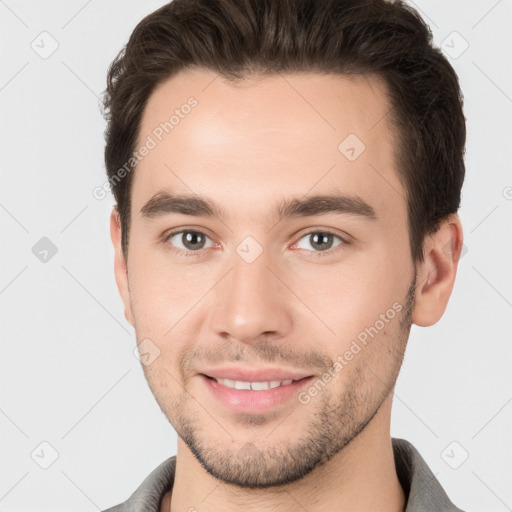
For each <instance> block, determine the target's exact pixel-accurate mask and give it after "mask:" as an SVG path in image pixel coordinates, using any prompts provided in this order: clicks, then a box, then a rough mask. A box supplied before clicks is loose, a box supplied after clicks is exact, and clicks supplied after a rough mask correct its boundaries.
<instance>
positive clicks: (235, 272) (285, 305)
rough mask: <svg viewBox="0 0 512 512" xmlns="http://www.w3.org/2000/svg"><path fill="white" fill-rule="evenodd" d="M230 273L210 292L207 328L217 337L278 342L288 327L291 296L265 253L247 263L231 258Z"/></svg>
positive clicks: (242, 341)
mask: <svg viewBox="0 0 512 512" xmlns="http://www.w3.org/2000/svg"><path fill="white" fill-rule="evenodd" d="M230 263H232V267H231V271H230V272H229V273H228V275H226V277H225V278H224V279H222V281H221V282H220V283H219V284H218V286H216V287H215V288H214V290H215V294H214V296H213V300H214V301H215V305H214V307H213V308H212V311H213V312H212V315H211V317H210V319H211V327H212V329H213V330H214V332H215V334H216V335H217V336H221V337H225V338H228V337H232V338H235V339H236V340H238V341H239V342H241V343H246V344H255V343H258V342H261V341H264V340H272V339H278V338H282V337H284V336H286V335H287V333H289V331H290V329H291V327H292V314H291V309H292V302H291V299H292V298H293V295H292V294H291V293H290V291H289V290H288V289H287V288H286V286H285V285H284V284H283V282H282V281H281V280H280V279H279V278H278V277H277V276H276V274H278V275H279V272H278V268H277V267H276V266H275V265H272V263H271V262H270V261H269V258H267V256H266V254H265V252H263V254H261V255H260V256H259V257H258V258H257V259H256V260H255V261H252V262H251V263H248V262H246V261H244V259H242V258H241V257H240V256H239V255H238V254H234V255H233V258H232V259H231V261H230Z"/></svg>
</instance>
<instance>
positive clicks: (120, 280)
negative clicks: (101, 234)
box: [110, 206, 135, 327]
mask: <svg viewBox="0 0 512 512" xmlns="http://www.w3.org/2000/svg"><path fill="white" fill-rule="evenodd" d="M121 234H122V229H121V219H120V218H119V212H118V210H117V208H116V207H115V206H114V208H113V209H112V213H111V214H110V238H111V239H112V244H113V245H114V252H115V254H114V274H115V277H116V283H117V289H118V290H119V294H120V295H121V299H122V300H123V303H124V316H125V318H126V320H128V322H129V323H130V324H131V325H132V326H133V327H134V326H135V323H134V320H133V312H132V307H131V302H130V289H129V287H128V267H127V265H126V261H125V259H124V254H123V250H122V244H121Z"/></svg>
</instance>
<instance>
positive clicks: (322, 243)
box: [296, 231, 345, 252]
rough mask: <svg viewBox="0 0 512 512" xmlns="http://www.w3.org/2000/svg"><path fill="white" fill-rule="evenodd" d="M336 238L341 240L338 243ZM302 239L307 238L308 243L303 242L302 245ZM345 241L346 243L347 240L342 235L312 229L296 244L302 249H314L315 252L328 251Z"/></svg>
mask: <svg viewBox="0 0 512 512" xmlns="http://www.w3.org/2000/svg"><path fill="white" fill-rule="evenodd" d="M336 239H338V240H339V242H338V243H335V242H336ZM301 240H305V241H306V244H302V246H301ZM343 243H345V241H344V240H343V239H342V238H341V237H340V236H338V235H335V234H334V233H330V232H329V231H311V232H310V233H307V234H305V235H304V236H302V237H301V238H300V240H299V241H298V242H297V243H296V245H297V247H299V248H300V249H306V250H313V252H326V251H329V250H330V249H332V248H333V247H337V246H338V245H341V244H343ZM307 245H309V247H307Z"/></svg>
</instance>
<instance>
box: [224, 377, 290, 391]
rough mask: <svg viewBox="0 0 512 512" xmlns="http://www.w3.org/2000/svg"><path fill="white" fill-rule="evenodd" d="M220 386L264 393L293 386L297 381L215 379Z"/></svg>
mask: <svg viewBox="0 0 512 512" xmlns="http://www.w3.org/2000/svg"><path fill="white" fill-rule="evenodd" d="M215 380H216V381H217V382H218V383H219V384H222V385H223V386H226V387H228V388H233V389H247V390H253V391H263V390H265V389H272V388H277V387H279V386H287V385H288V384H291V383H292V382H293V380H295V379H286V380H283V381H280V380H271V381H266V382H246V381H242V380H231V379H215Z"/></svg>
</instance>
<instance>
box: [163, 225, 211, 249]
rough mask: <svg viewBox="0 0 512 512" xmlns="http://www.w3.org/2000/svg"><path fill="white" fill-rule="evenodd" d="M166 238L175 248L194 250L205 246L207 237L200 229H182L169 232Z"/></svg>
mask: <svg viewBox="0 0 512 512" xmlns="http://www.w3.org/2000/svg"><path fill="white" fill-rule="evenodd" d="M167 240H168V241H169V242H170V243H171V245H173V246H174V247H176V248H177V249H180V250H184V251H194V252H195V251H199V250H200V249H204V248H206V244H207V241H208V240H209V237H208V236H206V235H205V234H204V233H202V232H201V231H194V230H183V231H177V232H174V233H171V234H170V235H169V237H168V238H167Z"/></svg>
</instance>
